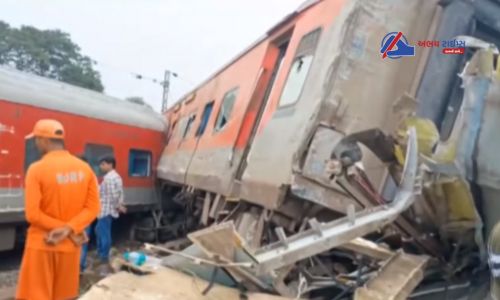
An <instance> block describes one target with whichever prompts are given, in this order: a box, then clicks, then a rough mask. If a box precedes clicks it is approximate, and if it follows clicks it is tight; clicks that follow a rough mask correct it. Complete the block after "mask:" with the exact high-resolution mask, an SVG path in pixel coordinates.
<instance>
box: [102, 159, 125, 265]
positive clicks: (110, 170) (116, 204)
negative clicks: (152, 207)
mask: <svg viewBox="0 0 500 300" xmlns="http://www.w3.org/2000/svg"><path fill="white" fill-rule="evenodd" d="M99 168H100V169H101V172H102V173H103V174H105V175H104V177H103V180H102V182H101V185H100V186H99V195H100V198H101V212H100V214H99V216H98V218H97V225H96V235H97V255H98V256H99V259H100V261H101V263H108V262H109V253H110V250H111V245H112V238H111V223H112V222H113V219H116V218H118V216H119V214H120V213H125V206H124V202H123V181H122V178H121V176H120V175H119V174H118V172H116V170H115V169H116V160H115V158H114V157H113V156H105V157H103V158H101V159H100V161H99Z"/></svg>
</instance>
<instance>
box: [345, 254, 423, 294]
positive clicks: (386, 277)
mask: <svg viewBox="0 0 500 300" xmlns="http://www.w3.org/2000/svg"><path fill="white" fill-rule="evenodd" d="M428 260H429V257H428V256H423V255H412V254H406V253H403V252H397V253H396V254H395V255H393V256H392V257H391V258H390V259H389V260H388V261H387V262H386V263H385V265H384V266H383V267H382V268H381V269H380V271H379V272H378V274H377V276H375V277H374V278H372V279H371V280H369V281H368V282H367V283H366V284H365V286H364V287H361V288H358V289H357V290H356V292H355V294H354V300H404V299H407V298H408V296H409V295H410V294H411V292H412V291H413V289H415V287H417V285H418V284H419V283H420V281H421V280H422V279H423V276H424V274H423V271H424V269H425V266H426V264H427V262H428Z"/></svg>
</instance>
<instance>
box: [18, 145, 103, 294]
mask: <svg viewBox="0 0 500 300" xmlns="http://www.w3.org/2000/svg"><path fill="white" fill-rule="evenodd" d="M98 195H99V194H98V189H97V180H96V177H95V175H94V173H93V172H92V170H91V168H90V166H89V165H87V164H86V163H84V162H83V161H81V160H80V159H78V158H76V157H74V156H72V155H71V154H69V153H68V152H67V151H63V150H61V151H52V152H49V153H47V154H46V155H44V156H43V158H42V159H41V160H39V161H38V162H36V163H33V164H32V165H31V166H30V168H29V169H28V172H27V174H26V184H25V202H26V203H25V207H26V208H25V211H26V220H27V221H28V223H29V224H30V227H29V229H28V235H27V238H26V244H25V250H24V255H23V260H22V263H21V270H20V274H19V281H18V287H17V294H16V299H26V300H66V299H72V298H75V297H77V296H78V290H79V275H80V268H79V260H80V247H77V246H76V245H75V244H73V242H72V241H71V240H70V239H65V240H63V241H62V242H61V243H59V244H58V245H55V246H50V245H47V244H46V243H45V241H44V239H45V236H46V235H47V234H48V233H49V232H50V231H51V230H52V229H55V228H60V227H64V226H69V227H70V228H71V229H72V230H73V232H74V233H76V234H78V233H81V232H82V231H83V230H84V229H85V228H86V227H87V226H88V225H89V224H90V223H91V222H92V221H93V220H94V219H95V218H96V216H97V214H98V213H99V207H100V205H99V196H98Z"/></svg>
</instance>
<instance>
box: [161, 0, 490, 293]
mask: <svg viewBox="0 0 500 300" xmlns="http://www.w3.org/2000/svg"><path fill="white" fill-rule="evenodd" d="M499 13H500V5H499V4H498V3H497V2H495V1H489V0H482V1H472V2H470V1H461V0H456V1H423V0H414V1H403V0H401V1H398V0H378V1H363V0H353V1H340V0H323V1H307V2H305V3H304V4H303V5H302V6H301V7H299V8H298V9H297V10H296V11H295V12H293V13H292V14H290V15H289V16H287V17H286V18H285V19H284V20H282V21H281V22H280V23H279V24H277V25H276V26H275V27H273V28H272V29H270V30H269V31H268V32H267V33H266V34H265V35H264V36H263V37H262V38H261V39H259V40H258V41H257V42H256V43H254V44H253V45H252V46H250V47H249V48H248V49H246V50H245V51H244V52H243V53H242V54H240V55H239V56H238V57H236V58H235V59H234V60H233V61H231V62H230V63H229V64H228V65H226V66H224V67H223V68H222V69H221V70H220V71H218V72H217V73H215V74H214V75H213V76H211V77H210V78H209V79H207V80H206V81H205V82H203V83H202V84H201V85H200V86H199V87H197V88H196V89H194V90H193V91H191V92H190V93H189V94H188V95H187V96H186V97H184V98H183V99H181V101H179V102H178V103H177V104H176V105H174V106H173V107H172V108H171V109H169V110H168V111H167V112H166V117H167V120H168V122H169V133H168V138H167V146H166V147H165V149H164V152H163V154H162V157H161V160H160V163H159V166H158V176H159V178H160V180H161V183H162V194H163V198H162V199H163V203H162V204H163V206H164V207H166V208H167V207H168V209H167V210H165V211H170V212H174V211H175V212H176V213H170V214H168V213H167V215H166V216H165V221H164V222H165V224H169V226H166V227H164V228H166V230H167V231H169V233H170V234H172V235H176V234H177V235H182V234H185V233H186V232H188V231H190V230H193V229H196V228H198V227H199V226H200V224H201V225H202V226H206V225H209V224H212V223H214V222H215V223H217V222H220V221H221V220H228V219H232V220H233V221H234V223H235V226H236V229H237V230H238V231H239V232H240V233H241V234H242V235H243V237H244V238H245V240H246V241H247V243H248V244H249V246H250V247H251V248H253V249H258V248H260V247H261V246H264V245H267V244H269V243H272V245H282V246H283V248H279V246H276V247H275V248H276V249H281V250H280V251H281V252H279V251H278V252H276V253H274V254H273V255H278V254H279V255H281V256H282V257H281V258H280V259H281V260H282V261H281V262H277V263H276V264H274V265H273V267H275V268H276V269H278V268H281V267H284V266H285V265H284V261H285V260H287V261H288V263H289V264H291V263H292V262H295V261H297V260H298V258H297V257H298V256H300V255H298V256H296V257H293V258H292V257H291V256H287V254H288V253H289V252H290V251H292V250H290V248H293V247H292V246H290V245H291V244H289V243H292V242H297V241H298V239H299V237H300V232H302V231H304V230H306V229H308V228H309V229H315V228H316V229H317V230H319V229H320V226H319V225H318V222H317V221H318V220H319V222H320V223H324V222H330V221H332V220H336V219H338V218H341V217H343V216H345V215H347V216H351V217H352V216H355V215H357V214H358V213H359V214H360V215H363V211H367V213H369V211H370V208H371V207H375V206H385V205H390V204H391V201H393V199H394V193H395V192H396V191H397V190H398V186H400V183H399V180H400V177H401V170H402V168H403V164H404V161H405V154H404V149H405V148H407V145H406V138H407V137H408V136H407V135H406V131H405V130H406V129H408V128H411V127H415V128H416V129H417V136H418V145H419V146H418V151H419V154H420V155H421V156H423V157H426V159H425V162H426V167H425V168H426V169H425V170H424V171H422V172H423V173H424V174H423V175H422V177H423V179H422V178H420V179H419V180H423V182H421V184H418V186H419V189H420V190H421V193H420V195H419V196H418V200H419V201H416V202H415V204H413V205H412V206H411V207H410V208H409V209H408V210H407V211H406V212H405V213H403V214H401V215H400V216H398V217H397V218H396V220H395V222H394V224H393V225H391V226H389V227H388V228H387V227H386V228H384V229H383V230H378V229H380V228H378V227H377V228H372V230H371V231H373V232H376V233H375V234H374V236H371V237H372V238H374V239H376V240H377V241H380V242H383V243H386V244H388V245H389V246H390V247H392V248H403V249H405V250H406V251H409V252H411V253H415V254H423V255H429V256H431V257H434V258H435V259H436V260H437V261H438V264H439V263H442V264H447V263H450V262H451V265H454V266H456V265H460V267H457V268H451V269H450V268H448V269H446V270H447V271H449V273H448V276H455V275H457V274H460V272H462V271H464V270H465V269H467V268H469V269H468V270H469V271H470V268H472V267H471V266H479V265H481V264H480V263H478V261H482V262H484V236H485V234H487V233H488V232H489V230H490V229H491V226H492V224H494V223H495V222H496V220H498V214H495V213H494V212H492V211H491V210H489V211H488V209H487V208H491V207H494V206H495V205H496V204H495V203H493V202H492V201H493V198H494V197H493V195H495V192H496V191H498V188H499V187H498V183H494V182H493V181H489V182H488V183H487V184H485V182H486V181H485V180H484V178H483V181H482V183H481V182H477V179H478V177H477V174H476V176H472V175H470V170H469V169H471V168H470V166H469V167H467V168H469V169H468V170H469V173H468V175H464V174H465V173H467V172H465V173H464V172H460V171H457V170H458V169H461V168H460V167H457V168H458V169H457V168H451V169H453V170H454V171H450V170H451V169H450V166H449V165H447V164H448V163H450V162H455V161H456V160H457V157H459V156H460V157H462V163H463V157H468V158H467V160H470V161H474V162H475V161H476V160H477V161H479V160H480V158H479V157H478V156H477V155H478V153H477V152H474V151H472V152H470V150H467V151H469V152H467V153H468V154H467V155H465V156H463V154H464V153H462V152H460V151H458V150H457V149H460V147H459V146H457V144H460V145H463V144H464V143H467V138H466V135H461V134H459V133H457V132H460V130H462V131H467V130H469V129H467V130H466V129H464V128H466V127H467V126H465V125H463V124H464V121H463V120H464V118H466V117H470V115H468V114H467V113H466V112H467V111H468V110H470V109H469V108H468V107H467V106H466V105H463V103H465V102H464V101H463V99H466V98H467V97H464V89H463V86H462V84H463V80H464V78H466V77H467V76H465V75H464V74H469V75H470V76H472V75H477V72H476V71H473V70H471V69H470V68H469V69H468V70H467V72H466V73H463V74H461V76H459V75H460V74H459V73H461V72H462V71H463V72H465V70H464V67H465V63H466V62H467V61H469V60H470V59H471V57H472V56H473V55H474V54H475V53H476V51H477V49H478V48H482V49H484V48H488V49H490V48H491V49H493V48H494V45H495V44H496V45H497V46H498V45H500V28H499V26H498V22H496V20H497V16H498V15H499ZM391 32H402V33H403V34H404V35H405V37H406V38H407V39H408V42H409V44H410V45H413V46H414V47H415V48H414V49H415V55H414V56H413V57H402V58H399V59H390V58H385V59H384V58H383V57H382V53H381V47H382V46H381V41H382V40H383V38H384V36H386V35H387V34H388V33H391ZM474 37H476V38H479V39H481V40H482V41H486V42H485V43H481V42H477V40H475V39H474ZM457 39H458V40H460V39H464V41H466V43H467V47H463V49H462V50H460V51H463V54H461V55H446V54H444V53H443V49H442V46H441V44H442V42H445V41H450V40H457ZM426 41H431V45H433V44H434V42H435V41H438V43H437V44H439V46H438V47H435V48H434V47H425V45H426V43H425V42H426ZM419 42H421V45H422V46H417V45H418V44H419ZM474 45H475V46H474ZM485 45H486V46H485ZM478 56H481V55H478ZM481 57H482V56H481ZM490 58H493V56H491V57H490ZM495 59H496V58H495ZM478 60H485V58H484V57H483V58H482V59H478ZM486 60H487V59H486ZM494 61H496V60H493V59H491V60H490V62H489V65H490V67H491V68H488V70H489V69H491V70H493V68H495V66H497V65H498V64H497V63H496V62H494ZM487 64H488V63H487ZM471 66H473V64H471ZM488 76H489V75H488ZM483 98H484V97H483ZM464 111H465V112H464ZM460 112H462V113H460ZM476 121H477V120H476ZM478 122H479V121H478ZM465 123H468V122H467V121H466V122H465ZM454 132H455V134H453V133H454ZM475 134H476V137H477V134H478V132H476V133H475ZM459 136H461V137H462V139H460V138H458V137H459ZM472 136H474V134H472ZM469 137H470V136H469ZM464 140H465V142H464ZM483 142H484V139H483ZM483 149H484V148H483ZM457 151H458V152H457ZM483 153H484V152H483ZM459 154H460V155H459ZM455 155H456V156H455ZM479 155H481V154H479ZM458 161H460V159H458ZM443 165H446V167H444V166H443ZM450 165H455V164H453V163H450ZM477 167H478V165H477V164H476V163H474V168H476V170H477ZM485 167H486V164H484V161H483V164H482V165H480V166H479V173H480V174H483V176H486V175H484V174H490V175H489V176H493V178H497V177H498V170H499V168H495V167H492V168H487V169H488V170H487V172H486V171H485V170H486V169H484V168H485ZM481 168H483V171H485V172H483V173H481ZM472 169H473V168H472ZM495 172H496V173H495ZM472 173H474V172H472ZM425 174H426V175H425ZM429 174H432V175H429ZM443 174H444V175H446V176H444V175H443ZM495 174H496V175H495ZM424 175H425V176H424ZM447 176H448V177H447ZM495 176H496V177H495ZM437 178H440V179H439V180H438V179H437ZM443 178H446V179H445V180H444V179H443ZM485 186H487V188H485ZM481 191H483V192H486V193H485V194H484V197H483V196H482V195H481V194H483V193H481ZM485 207H486V209H485V210H484V208H485ZM311 219H314V220H316V221H315V222H308V220H311ZM352 222H353V224H354V223H355V220H352ZM483 222H484V223H485V224H486V226H483ZM249 229H251V230H249ZM377 230H378V231H377ZM319 234H320V236H321V232H320V233H319ZM290 235H293V236H294V237H293V238H289V237H288V236H290ZM296 235H297V236H299V237H297V238H295V237H296ZM337 238H338V237H337ZM330 241H331V240H330ZM276 243H277V244H276ZM293 245H294V246H295V244H293ZM302 246H303V245H301V247H302ZM287 247H288V248H287ZM297 247H298V246H297ZM270 248H271V249H272V248H273V246H271V247H270ZM270 248H268V249H270ZM320 248H321V247H320ZM474 249H475V250H474ZM308 251H312V252H309V253H315V252H314V250H311V249H308ZM304 252H307V251H304ZM277 253H278V254H277ZM474 253H475V254H474ZM269 255H271V254H269ZM279 255H278V256H279ZM336 255H337V256H336ZM268 257H270V256H268ZM328 258H329V259H328ZM343 259H345V255H344V256H343V255H341V254H338V253H336V252H335V251H330V252H328V251H327V252H324V253H323V254H322V256H321V259H320V260H321V263H316V264H315V263H312V262H310V263H307V262H306V263H304V264H302V266H301V267H302V270H303V271H304V270H305V271H304V272H305V273H309V274H313V275H318V276H326V275H325V273H324V272H322V271H318V268H319V267H317V264H320V265H321V264H322V265H323V266H326V267H327V269H329V270H333V271H332V272H334V273H337V272H338V273H349V272H350V271H352V272H354V271H355V270H356V268H354V269H350V267H352V262H351V264H349V263H346V264H344V265H343V266H339V265H338V263H337V262H338V261H343ZM355 260H356V259H355V257H351V261H355ZM276 261H278V258H276ZM269 262H270V261H269ZM315 265H316V266H315ZM320 269H321V268H320ZM443 269H445V268H442V269H441V270H443ZM283 272H284V273H285V274H284V275H283V276H282V277H281V278H282V279H284V278H288V279H287V280H288V281H290V280H291V279H290V278H291V277H293V278H295V280H296V281H295V283H297V280H298V279H297V278H298V275H297V274H298V271H297V268H288V269H286V271H283ZM315 272H316V273H315ZM326 273H327V275H328V274H329V272H326ZM438 273H439V272H438ZM415 274H416V273H415ZM330 275H331V274H330ZM294 276H295V277H294ZM278 277H280V276H278ZM313 277H314V276H313ZM336 284H337V287H338V282H336ZM333 285H335V284H333ZM410 290H411V289H410ZM284 294H286V293H284Z"/></svg>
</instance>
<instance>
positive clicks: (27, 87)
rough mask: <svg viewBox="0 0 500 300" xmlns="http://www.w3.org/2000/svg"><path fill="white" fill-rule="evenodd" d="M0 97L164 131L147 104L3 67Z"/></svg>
mask: <svg viewBox="0 0 500 300" xmlns="http://www.w3.org/2000/svg"><path fill="white" fill-rule="evenodd" d="M0 100H7V101H9V102H14V103H20V104H25V105H31V106H35V107H42V108H46V109H50V110H56V111H61V112H65V113H70V114H74V115H80V116H84V117H89V118H95V119H99V120H104V121H108V122H113V123H118V124H124V125H130V126H136V127H141V128H145V129H152V130H155V131H164V130H165V122H164V121H163V117H162V116H161V115H160V114H159V113H156V112H155V111H154V110H153V109H151V108H150V107H148V106H145V105H141V104H136V103H131V102H128V101H125V100H121V99H118V98H114V97H110V96H107V95H104V94H101V93H98V92H95V91H91V90H88V89H84V88H80V87H76V86H73V85H70V84H66V83H63V82H60V81H56V80H52V79H48V78H44V77H40V76H37V75H33V74H29V73H25V72H21V71H18V70H16V69H13V68H11V67H7V66H2V67H0Z"/></svg>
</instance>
